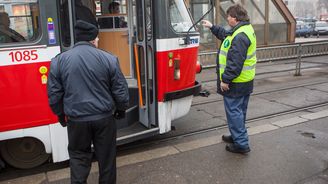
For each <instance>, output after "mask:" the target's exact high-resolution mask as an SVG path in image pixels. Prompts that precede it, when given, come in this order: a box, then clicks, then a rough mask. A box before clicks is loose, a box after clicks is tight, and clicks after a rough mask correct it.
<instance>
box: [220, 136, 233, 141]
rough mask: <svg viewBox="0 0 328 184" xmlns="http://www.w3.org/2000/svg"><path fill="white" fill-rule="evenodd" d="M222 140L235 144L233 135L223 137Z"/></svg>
mask: <svg viewBox="0 0 328 184" xmlns="http://www.w3.org/2000/svg"><path fill="white" fill-rule="evenodd" d="M222 140H223V141H224V142H226V143H233V140H232V137H231V135H222Z"/></svg>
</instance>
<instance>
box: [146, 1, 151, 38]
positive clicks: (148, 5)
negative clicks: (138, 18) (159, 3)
mask: <svg viewBox="0 0 328 184" xmlns="http://www.w3.org/2000/svg"><path fill="white" fill-rule="evenodd" d="M151 10H152V5H151V1H150V0H146V29H147V39H148V40H151V39H152V25H151V24H152V18H151Z"/></svg>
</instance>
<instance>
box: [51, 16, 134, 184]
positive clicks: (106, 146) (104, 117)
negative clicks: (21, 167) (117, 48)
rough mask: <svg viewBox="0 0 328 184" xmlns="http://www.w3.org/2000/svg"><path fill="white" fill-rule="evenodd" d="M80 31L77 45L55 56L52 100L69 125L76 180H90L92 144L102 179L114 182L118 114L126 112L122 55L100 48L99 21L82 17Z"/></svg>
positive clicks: (52, 71)
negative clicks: (86, 19)
mask: <svg viewBox="0 0 328 184" xmlns="http://www.w3.org/2000/svg"><path fill="white" fill-rule="evenodd" d="M75 33H76V40H77V43H76V44H75V45H74V47H73V48H72V49H71V50H68V51H66V52H64V53H62V54H60V55H57V56H56V57H55V58H53V59H52V60H51V65H50V74H49V79H48V97H49V104H50V107H51V109H52V111H53V112H54V113H55V114H56V115H57V116H58V119H59V122H60V123H61V124H62V125H63V126H66V125H67V130H68V153H69V157H70V167H71V183H86V180H87V177H88V175H89V172H90V169H91V161H92V155H93V154H92V152H91V144H93V146H94V150H95V154H96V158H97V160H98V164H99V183H106V184H109V183H115V182H116V125H115V122H114V119H113V118H123V117H124V115H125V110H126V108H127V107H128V102H129V94H128V87H127V82H126V80H125V78H124V76H123V74H122V72H121V70H120V67H119V62H118V59H117V57H115V56H113V55H112V54H110V53H108V52H106V51H103V50H100V49H98V48H97V47H98V40H99V39H98V37H97V35H98V28H97V27H96V26H94V25H93V24H90V23H88V22H85V21H82V20H78V21H77V23H76V25H75ZM115 109H116V110H115ZM113 112H114V116H115V117H113V115H112V114H113Z"/></svg>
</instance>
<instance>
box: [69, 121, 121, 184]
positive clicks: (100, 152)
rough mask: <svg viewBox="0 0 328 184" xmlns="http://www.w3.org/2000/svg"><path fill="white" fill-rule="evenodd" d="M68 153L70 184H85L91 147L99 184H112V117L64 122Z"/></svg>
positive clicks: (113, 180) (90, 158)
mask: <svg viewBox="0 0 328 184" xmlns="http://www.w3.org/2000/svg"><path fill="white" fill-rule="evenodd" d="M67 131H68V153H69V157H70V168H71V183H72V184H80V183H87V178H88V175H89V172H90V169H91V162H92V152H91V144H92V143H93V146H94V150H95V154H96V158H97V160H98V167H99V183H103V184H114V183H116V124H115V122H114V119H113V117H112V116H110V117H108V118H104V119H100V120H96V121H84V122H81V121H71V120H69V121H68V125H67Z"/></svg>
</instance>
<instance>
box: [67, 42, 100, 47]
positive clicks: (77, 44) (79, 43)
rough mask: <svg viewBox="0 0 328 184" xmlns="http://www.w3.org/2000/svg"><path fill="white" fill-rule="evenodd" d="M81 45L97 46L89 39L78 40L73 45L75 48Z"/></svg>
mask: <svg viewBox="0 0 328 184" xmlns="http://www.w3.org/2000/svg"><path fill="white" fill-rule="evenodd" d="M79 45H89V46H91V47H96V46H94V45H93V44H92V43H90V42H87V41H80V42H77V43H76V44H75V45H74V46H73V48H74V47H77V46H79Z"/></svg>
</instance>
